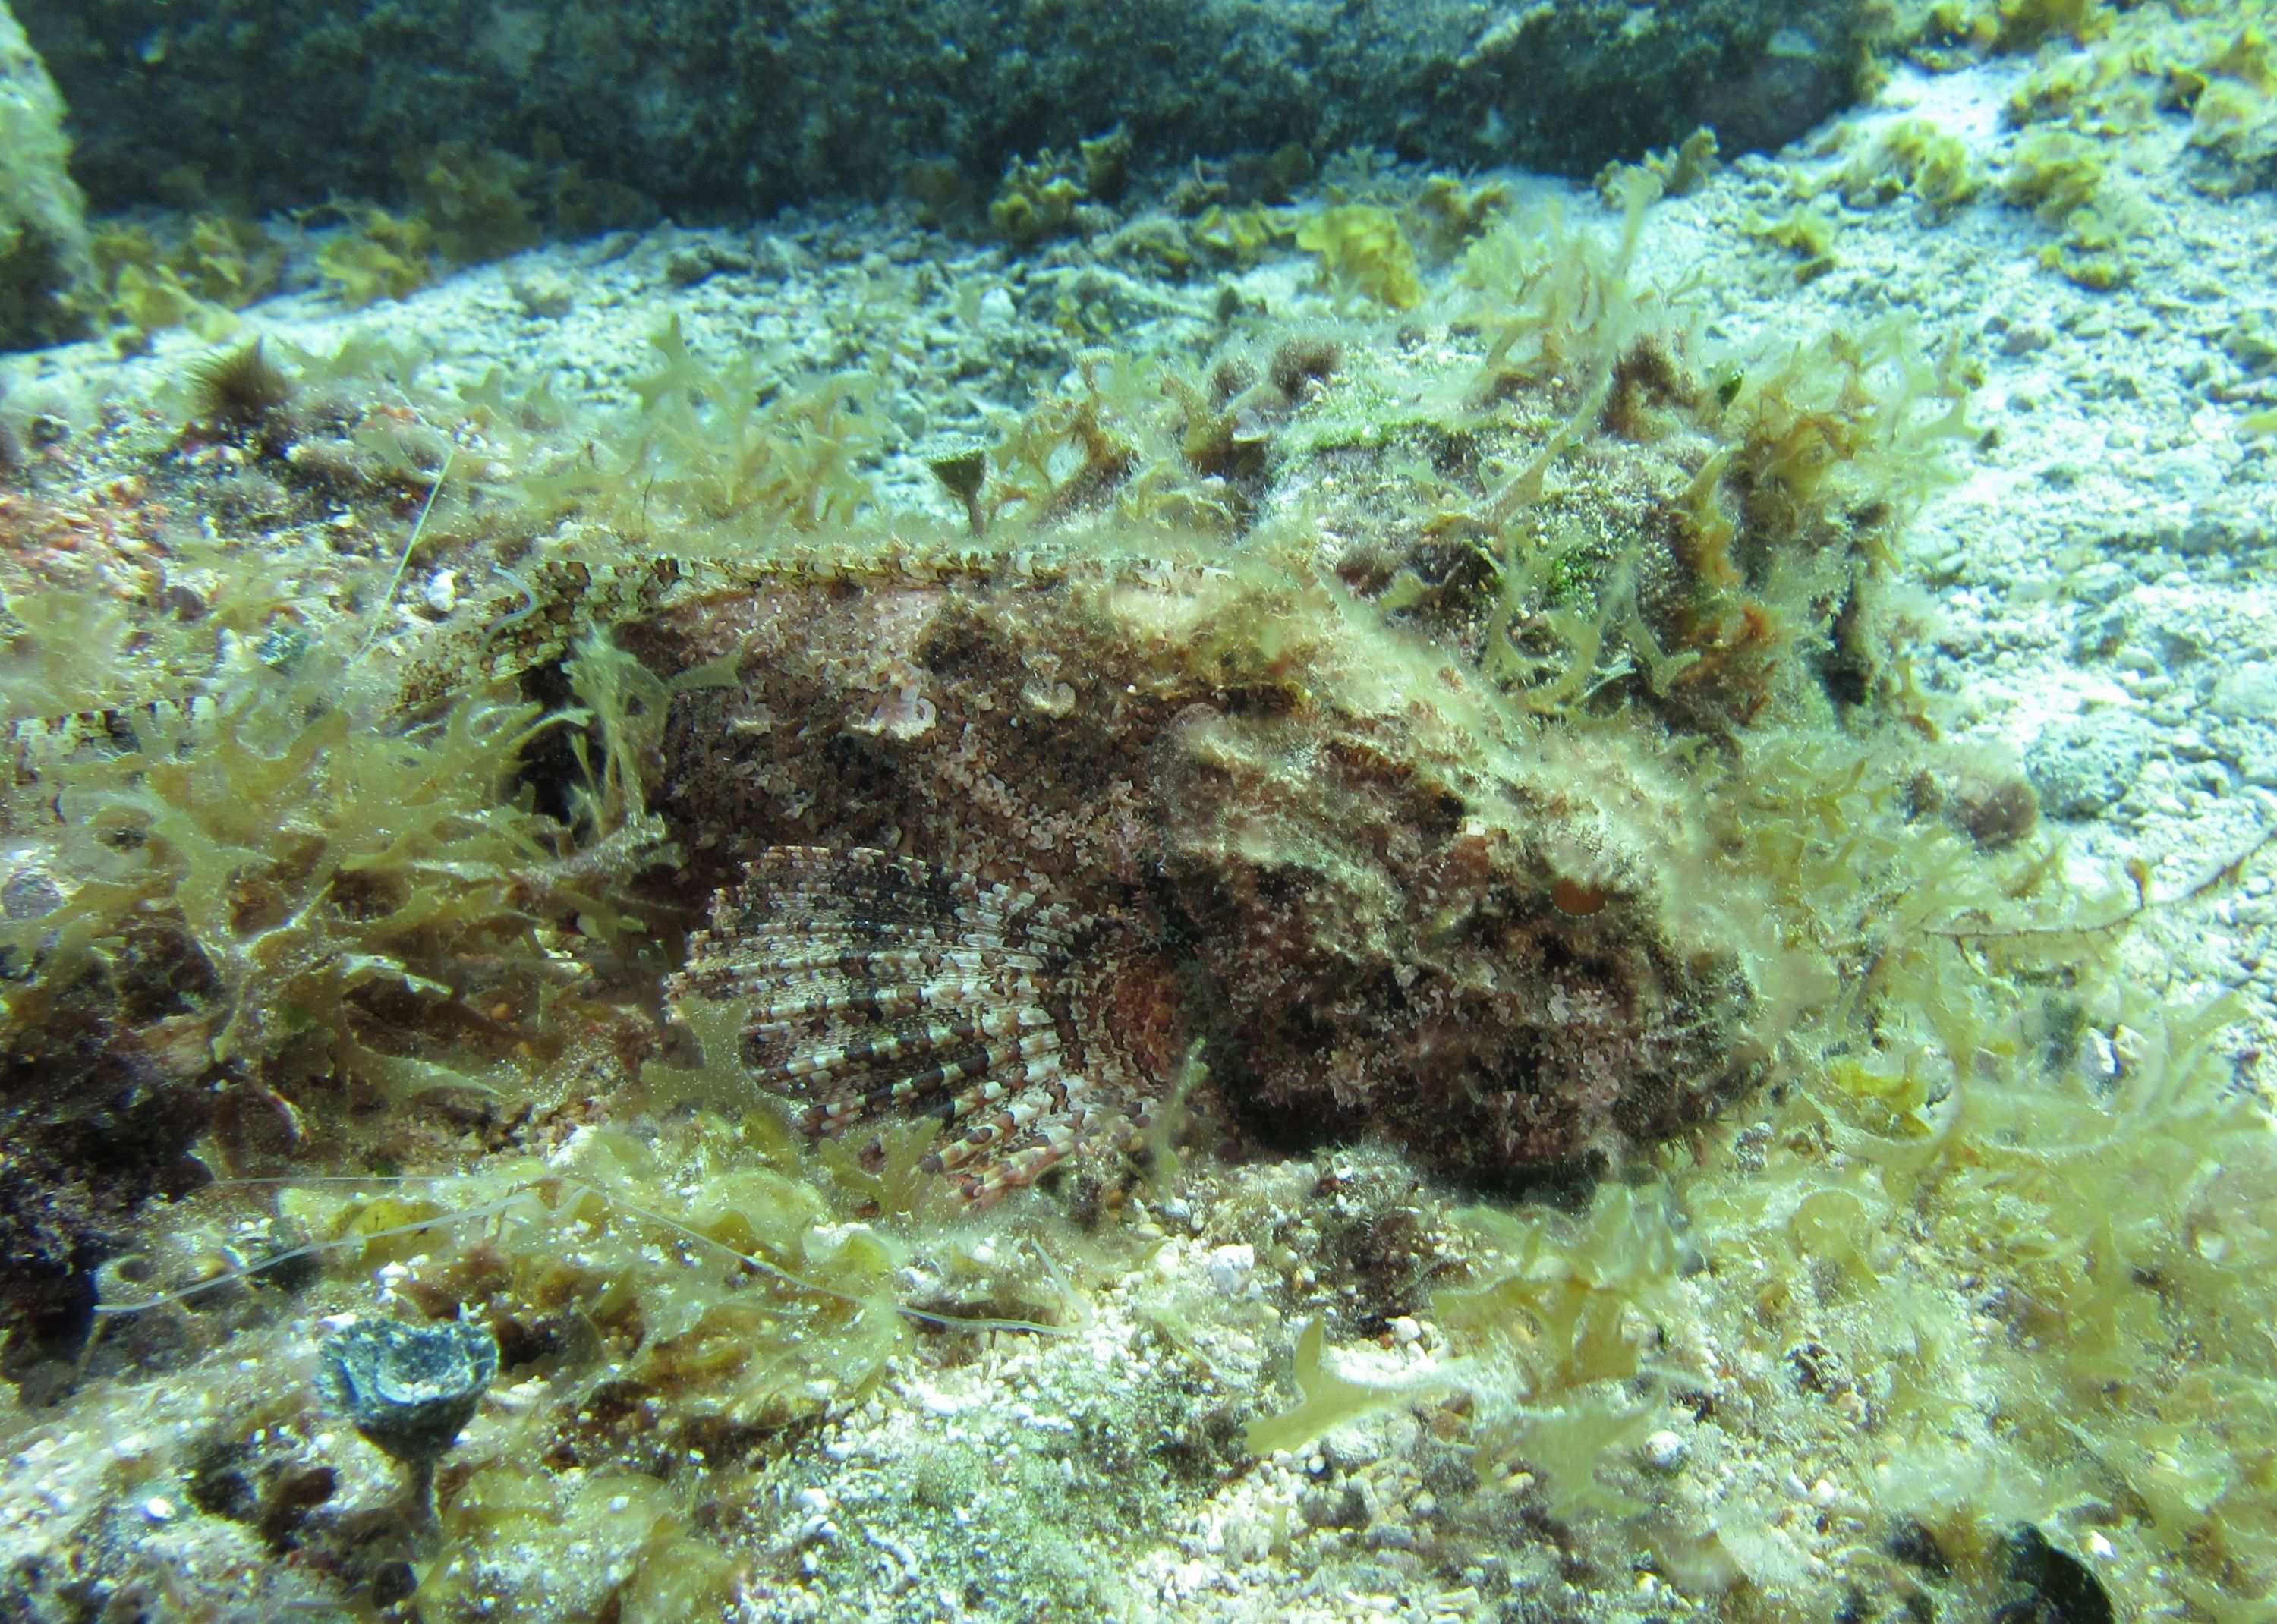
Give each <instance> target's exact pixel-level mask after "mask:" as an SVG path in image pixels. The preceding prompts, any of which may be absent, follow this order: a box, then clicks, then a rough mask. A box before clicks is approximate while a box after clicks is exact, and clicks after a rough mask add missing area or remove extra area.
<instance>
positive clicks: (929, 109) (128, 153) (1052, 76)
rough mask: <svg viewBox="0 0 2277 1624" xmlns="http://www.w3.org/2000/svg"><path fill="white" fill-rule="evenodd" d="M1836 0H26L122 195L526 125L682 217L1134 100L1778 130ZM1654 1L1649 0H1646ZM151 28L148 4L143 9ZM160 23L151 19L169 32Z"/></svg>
mask: <svg viewBox="0 0 2277 1624" xmlns="http://www.w3.org/2000/svg"><path fill="white" fill-rule="evenodd" d="M1862 9H1863V8H1860V7H1858V6H1855V5H1854V4H1849V0H1663V4H1661V5H1660V6H1658V7H1657V8H1656V9H1654V10H1651V11H1643V12H1640V11H1638V10H1637V8H1635V7H1634V6H1633V5H1631V4H1629V3H1628V0H1565V3H1564V4H1558V5H1556V6H1533V7H1526V8H1498V7H1497V8H1489V7H1481V6H1478V5H1476V4H1471V3H1470V0H1416V3H1415V4H1409V5H1401V6H1396V7H1395V6H1353V5H1349V4H1342V3H1341V0H1291V3H1289V4H1280V5H1272V6H1263V5H1255V4H1246V3H1245V0H1204V3H1203V4H1190V3H1188V0H1133V3H1132V4H1121V5H1114V6H1099V5H1080V6H1064V5H1021V6H1005V5H996V4H985V3H984V0H924V3H922V4H916V5H909V4H889V3H887V0H848V3H845V4H836V5H828V6H808V5H795V4H789V0H760V3H758V4H729V0H663V3H661V4H643V5H632V4H583V5H574V6H560V7H537V6H530V7H497V6H492V5H489V4H471V3H470V0H404V3H403V4H395V5H388V6H364V5H356V4H347V0H283V3H281V4H279V3H278V0H181V3H179V4H174V5H171V6H170V7H168V8H167V9H166V10H165V11H164V12H163V13H162V14H159V15H157V16H156V17H154V14H153V13H152V12H151V11H150V9H149V8H148V6H147V5H144V4H141V3H140V0H19V4H18V7H17V10H18V11H19V14H20V16H21V18H22V20H23V24H24V27H25V28H26V30H27V32H28V33H29V34H30V35H31V36H32V40H33V42H34V45H35V46H36V47H37V48H38V49H39V50H40V51H41V52H42V54H43V55H44V57H46V59H47V63H48V66H49V69H50V72H53V74H54V75H55V77H56V78H57V80H58V81H59V83H60V84H61V86H62V88H63V92H64V95H65V101H66V102H68V103H69V105H70V107H71V110H72V125H73V128H74V131H75V133H76V134H77V136H78V140H79V148H78V152H77V155H76V160H75V165H74V166H75V168H76V170H77V171H78V173H79V176H80V180H81V183H82V184H84V185H85V186H87V187H88V189H89V191H90V192H91V193H92V194H93V195H94V196H95V199H96V201H97V202H98V203H99V204H100V205H101V206H102V207H104V208H112V209H115V208H118V207H122V206H124V205H126V204H129V203H133V202H142V201H152V200H154V199H155V198H156V197H158V196H159V193H160V187H161V186H162V184H163V182H162V177H164V176H166V175H167V174H169V173H170V172H174V173H179V171H181V170H182V169H184V168H185V167H195V168H201V169H202V170H204V171H206V173H207V176H208V178H209V186H210V187H211V188H212V191H213V193H214V194H215V195H216V196H217V198H220V199H225V200H228V201H235V202H237V203H240V204H243V205H249V206H251V207H253V208H255V209H280V208H286V207H292V206H295V205H305V204H310V203H316V202H320V201H323V200H324V197H325V196H326V194H328V193H331V192H338V193H339V194H343V195H348V196H370V197H378V198H389V197H392V196H393V195H395V194H399V193H400V192H401V190H402V188H403V180H402V175H401V170H400V165H401V163H402V162H403V160H405V159H406V158H407V157H408V156H414V155H416V154H418V153H422V152H426V151H430V150H431V149H432V148H433V147H434V146H435V144H436V143H438V142H452V141H456V142H464V143H468V145H469V147H470V148H472V149H473V150H475V151H476V152H481V151H484V150H487V149H501V150H506V151H510V152H515V153H521V154H524V155H527V156H535V157H537V158H538V159H539V160H540V162H541V163H551V164H552V165H553V166H554V167H555V169H556V171H557V172H558V173H560V175H562V176H563V177H565V178H567V176H568V175H569V171H568V169H567V165H569V164H573V163H574V164H575V166H576V170H577V177H578V178H580V180H581V181H582V182H583V183H595V182H598V183H602V184H606V185H613V186H621V187H628V188H631V189H632V190H633V191H635V192H638V193H641V194H645V195H646V196H647V197H649V198H650V199H651V200H652V201H654V202H656V203H657V204H659V205H660V206H662V207H663V208H665V209H668V210H670V211H672V212H674V214H676V215H679V216H682V217H702V216H707V215H708V216H718V215H720V214H747V213H749V212H750V210H752V209H755V208H761V207H765V206H770V205H773V204H779V203H781V202H785V201H793V200H796V199H801V198H805V197H810V196H813V195H817V194H830V193H856V194H864V193H867V194H875V193H878V192H881V191H884V190H887V189H889V188H890V187H892V186H895V184H897V182H898V181H899V178H900V177H901V175H902V171H904V170H905V169H907V168H908V167H909V166H910V165H911V164H912V163H914V162H916V161H919V160H929V161H938V160H940V159H941V158H943V157H944V156H947V157H950V158H953V159H954V161H955V163H956V166H957V167H958V168H959V169H961V170H962V171H963V172H964V174H965V175H966V176H968V177H970V178H971V179H972V180H973V181H974V182H975V183H976V184H977V185H978V186H994V183H995V181H996V178H997V177H998V176H999V175H1001V173H1002V171H1003V169H1004V166H1005V163H1006V161H1007V160H1008V159H1009V158H1010V157H1011V156H1013V155H1015V154H1020V153H1028V154H1033V153H1035V152H1037V151H1038V150H1039V148H1043V147H1045V146H1047V145H1049V146H1053V147H1055V148H1059V149H1062V150H1071V149H1073V148H1074V146H1075V144H1076V143H1077V142H1078V141H1079V140H1084V139H1085V138H1090V137H1096V136H1099V135H1100V134H1102V133H1105V132H1107V131H1108V130H1109V129H1111V128H1113V127H1114V126H1115V125H1117V124H1118V123H1120V124H1121V125H1123V126H1124V128H1125V129H1127V131H1128V132H1129V134H1130V137H1131V142H1132V145H1133V148H1134V154H1135V156H1136V158H1137V160H1138V163H1140V164H1142V165H1145V164H1153V165H1156V166H1168V165H1171V164H1177V163H1183V162H1184V160H1186V159H1188V158H1191V157H1193V156H1202V155H1218V156H1223V155H1229V154H1233V153H1237V152H1243V151H1247V152H1252V153H1264V152H1273V151H1276V150H1277V149H1280V148H1284V147H1288V146H1290V145H1291V144H1295V145H1298V146H1302V147H1308V148H1311V149H1313V150H1314V152H1325V151H1333V150H1336V149H1338V148H1346V147H1354V146H1358V147H1367V148H1387V147H1388V148H1395V149H1397V151H1398V152H1400V153H1401V154H1402V156H1407V157H1412V158H1423V159H1429V160H1433V161H1435V162H1439V163H1450V164H1461V165H1475V164H1481V163H1501V162H1518V163H1526V164H1527V165H1529V166H1532V167H1535V168H1542V169H1550V170H1557V171H1563V172H1565V173H1568V174H1577V175H1578V174H1588V173H1591V172H1593V171H1595V170H1596V169H1597V168H1598V167H1599V166H1600V165H1602V164H1603V163H1605V162H1606V161H1607V160H1608V159H1610V158H1614V157H1623V156H1626V157H1634V156H1638V155H1639V154H1641V152H1643V151H1644V150H1645V149H1646V148H1650V147H1655V146H1666V145H1668V144H1670V143H1672V142H1674V141H1676V140H1680V139H1681V138H1682V137H1683V136H1685V135H1687V133H1690V132H1691V131H1692V130H1693V128H1694V126H1696V125H1700V124H1702V123H1710V124H1713V125H1716V127H1717V133H1718V134H1719V136H1720V137H1721V138H1722V145H1723V147H1724V148H1725V150H1726V151H1734V150H1742V149H1748V148H1771V147H1776V146H1778V145H1779V144H1781V143H1782V142H1784V141H1786V140H1789V139H1791V138H1793V136H1795V135H1797V134H1799V133H1801V132H1802V131H1803V130H1805V129H1807V128H1808V127H1809V126H1810V125H1813V124H1815V123H1816V122H1817V121H1818V120H1819V119H1820V118H1824V116H1825V115H1826V114H1827V113H1828V112H1829V111H1831V110H1833V109H1835V108H1837V107H1839V106H1841V105H1843V104H1844V103H1845V102H1847V101H1848V100H1849V99H1850V98H1851V97H1852V96H1853V95H1854V93H1855V90H1856V88H1857V86H1858V83H1859V80H1860V76H1861V73H1862V69H1863V65H1864V57H1865V49H1864V48H1865V45H1866V43H1867V42H1866V38H1865V27H1864V25H1863V24H1862V21H1861V20H1860V13H1861V12H1862ZM1640 16H1641V17H1643V18H1645V19H1649V23H1648V26H1644V27H1639V26H1637V21H1636V19H1638V18H1639V17H1640ZM154 28H155V29H156V32H155V33H154V32H153V30H154ZM154 45H155V46H158V47H162V48H163V49H153V47H154Z"/></svg>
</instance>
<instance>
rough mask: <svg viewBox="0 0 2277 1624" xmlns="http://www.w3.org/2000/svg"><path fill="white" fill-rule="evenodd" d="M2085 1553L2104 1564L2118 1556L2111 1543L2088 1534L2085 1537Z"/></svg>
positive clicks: (2099, 1536) (2098, 1535) (2100, 1536)
mask: <svg viewBox="0 0 2277 1624" xmlns="http://www.w3.org/2000/svg"><path fill="white" fill-rule="evenodd" d="M2087 1553H2088V1555H2090V1556H2091V1557H2094V1558H2096V1559H2098V1560H2100V1561H2106V1562H2107V1561H2109V1560H2110V1559H2112V1558H2113V1557H2114V1556H2117V1555H2118V1554H2119V1552H2118V1551H2117V1550H2116V1549H2114V1548H2113V1545H2112V1544H2111V1542H2110V1541H2109V1540H2107V1539H2106V1538H2105V1537H2103V1536H2102V1535H2100V1534H2090V1535H2089V1536H2088V1537H2087Z"/></svg>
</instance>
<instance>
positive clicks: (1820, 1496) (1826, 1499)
mask: <svg viewBox="0 0 2277 1624" xmlns="http://www.w3.org/2000/svg"><path fill="white" fill-rule="evenodd" d="M1837 1492H1838V1491H1837V1490H1836V1489H1835V1487H1834V1484H1833V1481H1832V1480H1831V1478H1825V1477H1822V1478H1820V1479H1819V1480H1818V1481H1817V1482H1816V1483H1815V1484H1811V1485H1810V1503H1811V1504H1812V1505H1814V1506H1817V1507H1819V1508H1820V1509H1821V1510H1824V1509H1825V1508H1826V1507H1827V1506H1831V1505H1832V1504H1834V1499H1835V1495H1836V1494H1837Z"/></svg>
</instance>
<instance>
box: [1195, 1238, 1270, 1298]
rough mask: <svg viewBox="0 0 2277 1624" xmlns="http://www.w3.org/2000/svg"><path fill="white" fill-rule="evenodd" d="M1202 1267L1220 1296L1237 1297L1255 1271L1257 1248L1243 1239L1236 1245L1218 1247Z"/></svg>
mask: <svg viewBox="0 0 2277 1624" xmlns="http://www.w3.org/2000/svg"><path fill="white" fill-rule="evenodd" d="M1202 1269H1203V1271H1204V1272H1205V1273H1207V1275H1208V1276H1209V1283H1210V1284H1211V1285H1212V1286H1215V1287H1216V1288H1217V1291H1218V1294H1219V1295H1220V1296H1224V1297H1238V1296H1240V1295H1241V1294H1243V1293H1244V1292H1245V1291H1247V1290H1248V1289H1249V1282H1250V1279H1251V1277H1252V1276H1253V1275H1254V1274H1255V1273H1256V1272H1257V1248H1255V1247H1253V1246H1251V1245H1249V1244H1248V1243H1247V1242H1243V1243H1242V1244H1240V1245H1238V1246H1222V1247H1219V1248H1217V1249H1216V1250H1215V1251H1214V1252H1212V1253H1211V1254H1210V1255H1209V1257H1208V1258H1207V1261H1205V1262H1204V1264H1202Z"/></svg>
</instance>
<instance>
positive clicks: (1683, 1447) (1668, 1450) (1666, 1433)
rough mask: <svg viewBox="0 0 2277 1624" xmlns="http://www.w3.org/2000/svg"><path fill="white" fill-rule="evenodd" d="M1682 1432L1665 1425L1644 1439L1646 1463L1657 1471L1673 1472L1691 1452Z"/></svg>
mask: <svg viewBox="0 0 2277 1624" xmlns="http://www.w3.org/2000/svg"><path fill="white" fill-rule="evenodd" d="M1689 1453H1692V1452H1691V1449H1690V1447H1689V1446H1687V1444H1686V1443H1685V1441H1684V1438H1683V1436H1682V1434H1680V1433H1678V1432H1676V1431H1674V1430H1671V1429H1670V1428H1667V1427H1663V1428H1662V1429H1661V1430H1659V1431H1657V1432H1656V1433H1654V1434H1653V1435H1652V1436H1651V1437H1649V1438H1646V1439H1645V1441H1644V1463H1645V1464H1646V1465H1647V1466H1649V1467H1650V1468H1652V1469H1653V1470H1654V1471H1656V1472H1672V1471H1674V1470H1675V1469H1676V1468H1678V1467H1679V1466H1681V1465H1683V1464H1684V1458H1685V1456H1687V1454H1689Z"/></svg>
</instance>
